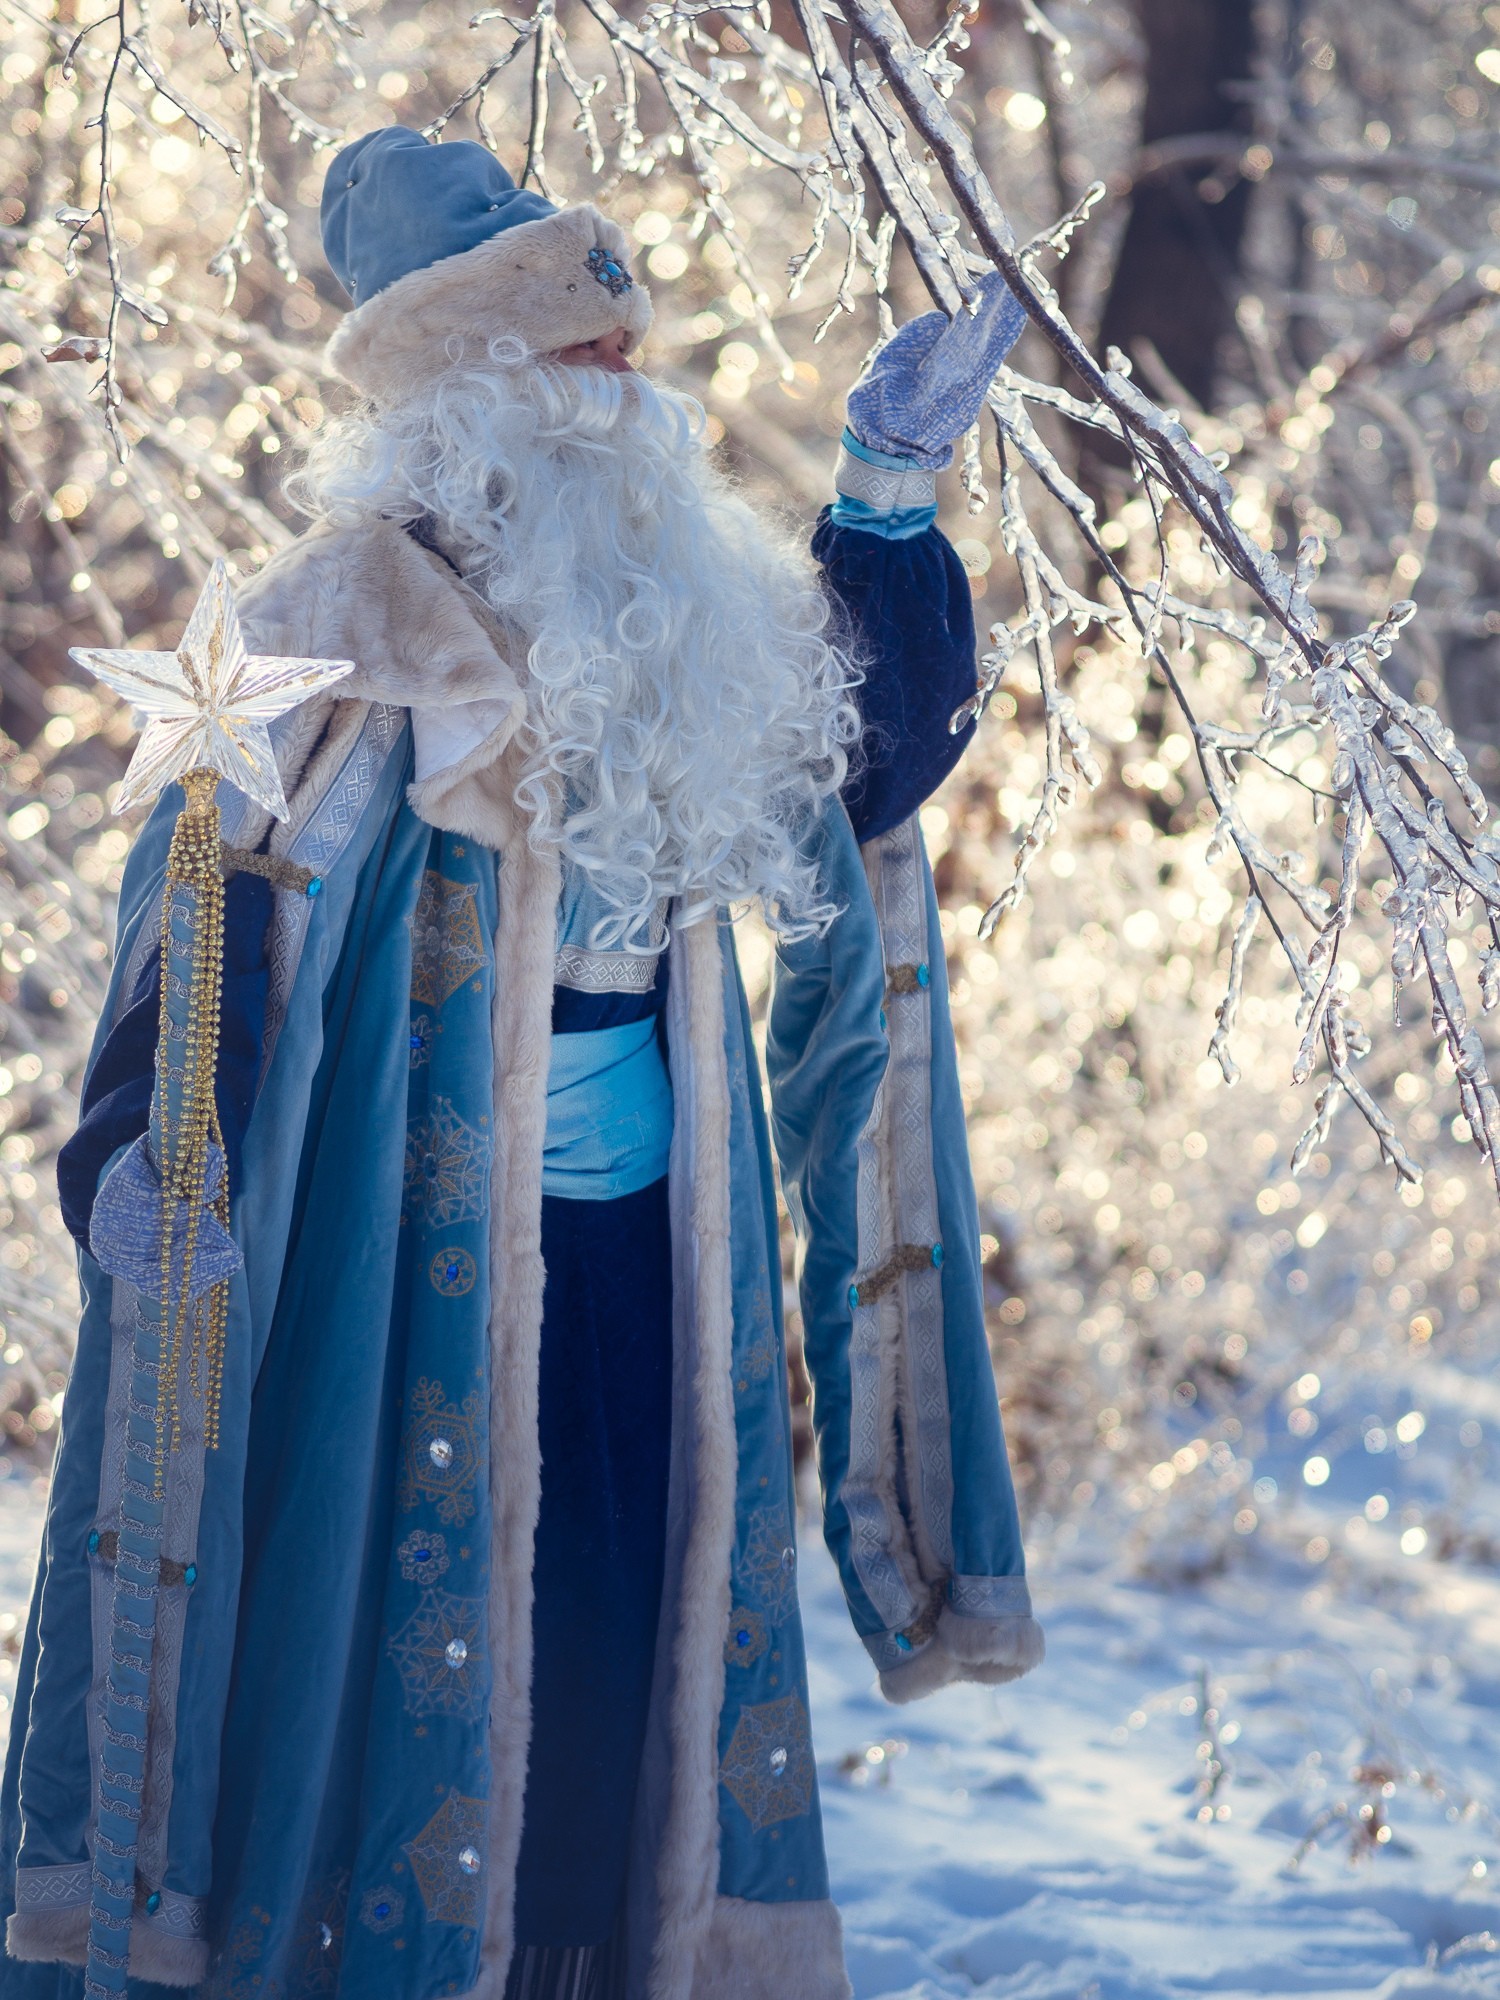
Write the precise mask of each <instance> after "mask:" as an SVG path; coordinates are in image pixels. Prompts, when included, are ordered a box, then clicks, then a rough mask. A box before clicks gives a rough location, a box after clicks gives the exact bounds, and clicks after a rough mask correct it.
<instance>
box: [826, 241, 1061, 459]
mask: <svg viewBox="0 0 1500 2000" xmlns="http://www.w3.org/2000/svg"><path fill="white" fill-rule="evenodd" d="M979 290H980V295H981V299H980V305H979V308H978V310H977V312H974V313H972V314H970V313H968V312H966V311H960V312H959V313H958V314H957V315H956V316H955V317H954V318H953V319H951V320H950V319H949V318H948V316H947V314H946V313H941V312H930V313H923V315H922V317H921V318H920V319H914V320H912V321H910V322H909V323H908V324H907V325H906V326H903V327H902V328H901V329H900V330H899V332H897V333H895V334H893V335H892V337H891V338H890V339H889V340H888V341H887V342H886V344H885V346H884V347H882V348H881V350H880V352H879V353H878V354H877V355H876V356H875V359H874V360H873V361H872V362H871V363H870V368H869V372H868V373H867V374H866V375H865V376H864V377H863V378H862V379H861V380H860V381H859V382H857V383H856V384H855V386H854V387H853V389H851V390H850V392H849V403H848V417H849V428H850V430H851V431H852V432H853V433H854V435H855V437H856V438H857V439H858V440H859V442H860V443H861V444H862V445H866V446H868V447H869V449H870V450H871V451H881V452H888V453H890V454H892V455H893V456H895V457H898V458H907V459H910V460H911V461H912V462H913V464H915V465H919V466H921V467H922V468H923V469H924V470H925V471H928V472H940V471H941V470H942V468H943V467H944V466H945V465H946V464H947V463H948V461H949V460H950V459H951V458H952V456H953V444H954V440H955V439H957V438H961V437H962V436H963V434H964V432H965V431H966V430H967V429H968V428H969V426H970V424H972V423H973V421H974V419H975V418H976V417H977V416H978V415H979V412H980V411H981V410H982V409H983V407H984V399H985V396H986V395H987V393H988V391H989V387H990V384H991V383H992V382H993V381H994V379H995V376H996V375H997V373H998V372H999V369H1000V364H1001V362H1002V361H1004V359H1005V357H1006V355H1007V354H1009V352H1010V350H1011V348H1012V347H1014V346H1015V344H1016V341H1017V340H1018V339H1019V338H1020V335H1021V329H1022V328H1023V327H1024V326H1025V324H1026V315H1025V313H1024V312H1023V310H1022V308H1021V307H1020V305H1019V304H1018V303H1017V301H1016V299H1015V298H1014V297H1013V295H1012V294H1011V292H1010V291H1009V290H1008V289H1007V287H1006V284H1005V280H1004V279H1003V278H1002V277H1001V276H1000V273H999V272H998V271H991V272H990V273H989V275H988V276H987V277H985V278H984V279H982V280H981V282H980V287H979Z"/></svg>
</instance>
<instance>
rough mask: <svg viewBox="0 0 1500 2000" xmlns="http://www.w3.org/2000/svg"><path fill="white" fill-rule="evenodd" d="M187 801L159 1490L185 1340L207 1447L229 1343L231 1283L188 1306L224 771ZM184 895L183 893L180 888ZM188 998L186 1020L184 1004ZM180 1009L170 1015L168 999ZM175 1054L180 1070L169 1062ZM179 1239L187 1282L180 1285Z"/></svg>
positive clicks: (182, 817)
mask: <svg viewBox="0 0 1500 2000" xmlns="http://www.w3.org/2000/svg"><path fill="white" fill-rule="evenodd" d="M182 787H183V790H184V792H185V793H186V795H187V802H186V805H185V806H184V808H183V810H182V812H181V813H180V814H179V815H178V819H177V824H176V826H175V827H174V829H173V832H172V844H171V847H170V849H169V850H168V854H167V879H166V890H165V895H166V903H167V908H166V922H165V924H164V925H163V936H162V990H161V1016H160V1041H159V1048H160V1051H161V1053H160V1055H159V1057H158V1061H157V1071H156V1089H155V1099H154V1102H153V1105H152V1126H153V1130H154V1135H155V1143H156V1148H157V1164H158V1167H159V1169H160V1172H161V1180H162V1189H163V1193H164V1195H165V1197H166V1204H165V1222H164V1226H163V1229H162V1246H161V1274H162V1286H161V1297H162V1331H163V1337H164V1343H165V1347H164V1352H163V1355H162V1362H161V1378H160V1387H159V1393H158V1395H157V1400H156V1471H157V1485H158V1490H160V1487H161V1482H162V1478H163V1472H164V1468H165V1463H166V1460H167V1458H168V1457H169V1456H170V1455H171V1454H172V1453H174V1452H175V1451H176V1450H177V1448H178V1443H179V1439H180V1434H181V1413H180V1411H179V1408H178V1380H179V1372H180V1369H181V1364H182V1350H183V1343H184V1339H185V1338H186V1339H188V1340H189V1341H190V1345H191V1353H190V1363H189V1365H190V1371H191V1382H192V1386H193V1388H194V1389H195V1390H199V1389H200V1388H201V1392H202V1394H203V1397H204V1442H205V1444H206V1445H207V1446H208V1448H209V1449H210V1450H213V1449H215V1448H216V1447H217V1445H218V1440H219V1397H220V1390H221V1386H222V1382H223V1364H224V1336H225V1329H226V1326H227V1322H228V1313H229V1284H228V1280H227V1279H226V1280H222V1281H220V1282H219V1283H218V1284H215V1285H213V1286H212V1287H210V1289H209V1291H208V1293H207V1294H206V1296H205V1297H203V1298H200V1299H198V1300H196V1301H194V1302H192V1303H189V1301H190V1296H191V1292H192V1276H193V1263H194V1257H195V1254H196V1250H197V1245H198V1233H199V1221H200V1218H201V1216H202V1213H203V1208H204V1203H205V1196H206V1191H207V1182H208V1164H209V1148H210V1146H211V1145H215V1146H218V1147H220V1149H221V1150H222V1147H223V1134H222V1133H221V1131H220V1129H219V1113H218V1106H217V1104H216V1103H215V1099H214V1081H215V1076H216V1073H217V1069H218V1058H219V1004H220V987H221V981H222V976H223V968H224V875H223V866H222V859H221V856H222V844H221V840H220V831H219V807H218V798H217V789H218V774H217V773H216V772H214V771H211V770H195V771H189V772H188V773H187V774H186V775H185V776H184V778H183V780H182ZM180 891H186V892H187V894H186V896H180V895H179V893H178V892H180ZM174 907H175V911H176V914H177V915H178V918H179V921H185V923H186V926H187V929H188V933H189V941H188V951H187V953H186V955H185V956H186V968H185V969H186V970H187V972H188V979H187V991H186V994H185V995H184V994H183V993H182V991H181V985H182V982H181V975H180V971H179V970H178V969H177V968H180V967H182V966H183V957H182V956H180V955H179V954H178V952H177V951H176V950H175V949H174V948H173V938H172V934H171V925H172V919H173V915H174ZM184 998H185V1000H186V1018H185V1022H184V1021H183V1013H182V1001H183V999H184ZM174 999H175V1000H176V1001H177V1003H178V1005H177V1009H176V1011H175V1013H174V1009H173V1004H172V1003H173V1000H174ZM178 1051H180V1053H181V1065H180V1067H177V1066H176V1065H175V1064H174V1062H173V1060H172V1056H173V1055H174V1054H175V1053H176V1052H178ZM213 1209H214V1214H215V1216H216V1217H217V1218H218V1220H219V1221H220V1222H221V1223H222V1224H223V1225H224V1226H225V1227H226V1228H227V1227H228V1223H229V1189H228V1185H227V1175H224V1176H221V1178H220V1182H219V1186H218V1188H217V1189H216V1191H215V1194H214V1199H213ZM179 1241H180V1249H181V1256H180V1263H181V1275H180V1278H179V1279H178V1280H177V1281H176V1282H175V1283H174V1267H175V1266H176V1265H177V1264H178V1261H179V1258H178V1249H179Z"/></svg>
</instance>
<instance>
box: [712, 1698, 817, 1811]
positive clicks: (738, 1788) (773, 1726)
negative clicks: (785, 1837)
mask: <svg viewBox="0 0 1500 2000" xmlns="http://www.w3.org/2000/svg"><path fill="white" fill-rule="evenodd" d="M719 1777H720V1780H721V1781H722V1783H723V1785H724V1788H725V1790H726V1791H727V1792H728V1793H729V1795H730V1797H731V1798H732V1799H733V1800H734V1802H735V1804H736V1805H737V1806H738V1807H739V1809H740V1811H741V1812H742V1813H743V1814H744V1815H745V1817H746V1819H748V1820H749V1822H750V1824H751V1826H752V1827H754V1829H755V1831H756V1832H757V1833H759V1832H760V1831H761V1829H762V1827H767V1826H774V1825H775V1823H776V1822H777V1821H778V1820H783V1819H799V1818H800V1817H801V1816H802V1814H803V1813H805V1812H806V1811H807V1810H808V1809H809V1807H810V1806H811V1805H812V1795H813V1753H812V1734H811V1731H810V1730H809V1728H808V1721H807V1709H806V1707H805V1706H804V1705H803V1703H802V1700H801V1698H800V1697H799V1696H797V1695H794V1694H788V1695H783V1696H782V1698H781V1699H780V1701H763V1702H757V1703H756V1704H755V1705H754V1706H753V1707H751V1708H744V1709H741V1710H740V1719H739V1721H738V1722H737V1723H736V1724H735V1726H734V1734H733V1736H731V1737H730V1739H729V1748H728V1749H727V1750H726V1751H725V1752H724V1761H723V1763H722V1764H721V1765H720V1767H719Z"/></svg>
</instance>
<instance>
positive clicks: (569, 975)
mask: <svg viewBox="0 0 1500 2000" xmlns="http://www.w3.org/2000/svg"><path fill="white" fill-rule="evenodd" d="M659 962H660V957H659V954H657V953H654V952H653V953H648V954H646V955H644V956H643V955H642V954H641V953H640V952H636V951H585V950H584V949H583V947H582V946H581V945H576V944H565V945H563V946H562V947H561V949H560V950H559V952H558V954H557V957H556V958H555V959H554V960H553V962H552V983H553V985H554V986H567V987H570V988H571V989H572V991H573V992H575V993H649V992H650V991H651V988H652V987H653V986H654V985H655V984H656V968H657V965H658V964H659Z"/></svg>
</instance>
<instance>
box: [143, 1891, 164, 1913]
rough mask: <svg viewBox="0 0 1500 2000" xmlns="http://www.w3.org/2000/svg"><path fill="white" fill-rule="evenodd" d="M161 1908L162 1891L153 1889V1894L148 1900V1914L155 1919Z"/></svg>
mask: <svg viewBox="0 0 1500 2000" xmlns="http://www.w3.org/2000/svg"><path fill="white" fill-rule="evenodd" d="M160 1908H161V1890H160V1889H153V1890H152V1891H151V1894H150V1895H149V1896H148V1897H147V1898H146V1909H147V1912H148V1913H149V1914H150V1915H151V1916H153V1917H154V1916H155V1915H156V1913H157V1911H158V1910H159V1909H160Z"/></svg>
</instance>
